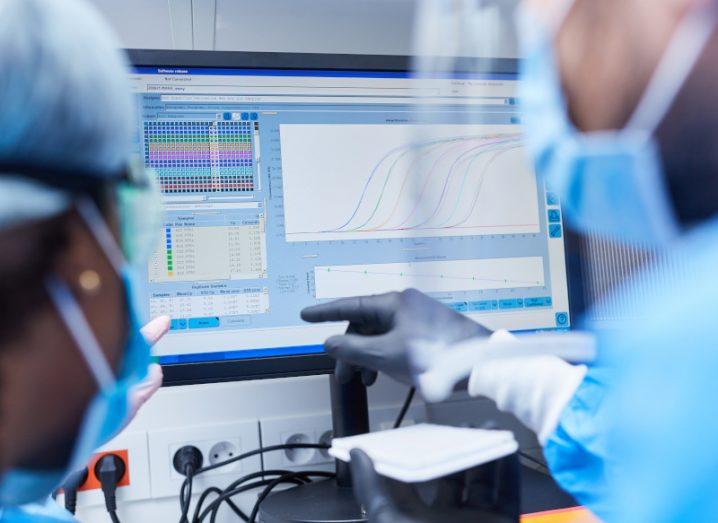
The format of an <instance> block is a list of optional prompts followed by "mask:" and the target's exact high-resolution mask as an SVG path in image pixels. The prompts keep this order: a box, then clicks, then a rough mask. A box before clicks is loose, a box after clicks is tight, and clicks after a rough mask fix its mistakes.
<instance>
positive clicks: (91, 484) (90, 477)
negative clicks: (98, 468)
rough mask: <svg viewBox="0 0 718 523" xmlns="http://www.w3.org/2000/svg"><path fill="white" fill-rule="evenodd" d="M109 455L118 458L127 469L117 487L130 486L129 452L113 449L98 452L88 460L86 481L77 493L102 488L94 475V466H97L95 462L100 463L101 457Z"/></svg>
mask: <svg viewBox="0 0 718 523" xmlns="http://www.w3.org/2000/svg"><path fill="white" fill-rule="evenodd" d="M109 454H115V455H116V456H119V457H120V459H121V460H122V461H123V462H124V463H125V467H126V468H127V470H126V471H125V474H124V475H123V476H122V479H120V482H119V483H118V484H117V487H118V488H119V487H127V486H129V485H130V466H129V463H130V458H129V452H127V449H115V450H112V451H110V452H98V453H97V454H95V455H94V456H92V459H90V462H89V463H88V465H87V479H86V480H85V482H84V483H83V484H82V485H80V488H79V489H78V491H79V492H85V491H87V490H95V489H99V488H102V485H101V484H100V479H99V478H98V477H97V475H96V474H95V465H97V462H98V461H100V459H101V458H102V457H103V456H107V455H109Z"/></svg>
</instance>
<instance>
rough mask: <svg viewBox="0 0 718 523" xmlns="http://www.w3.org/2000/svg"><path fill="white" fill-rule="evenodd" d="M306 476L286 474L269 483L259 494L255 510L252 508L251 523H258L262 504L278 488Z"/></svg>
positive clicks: (292, 473) (299, 473) (295, 473)
mask: <svg viewBox="0 0 718 523" xmlns="http://www.w3.org/2000/svg"><path fill="white" fill-rule="evenodd" d="M302 474H304V473H303V472H291V473H289V474H284V475H283V476H279V477H278V478H277V479H274V480H272V481H270V482H269V484H268V485H267V486H266V487H264V490H263V491H262V492H261V493H260V494H259V497H258V498H257V502H256V503H255V504H254V508H252V514H251V515H250V516H249V523H256V521H257V514H259V507H260V505H261V504H262V502H263V501H264V500H265V499H266V497H267V496H269V494H270V493H271V492H272V491H273V490H274V489H275V488H277V486H279V485H281V484H282V483H287V482H289V481H291V480H293V479H295V478H296V477H297V476H301V475H302Z"/></svg>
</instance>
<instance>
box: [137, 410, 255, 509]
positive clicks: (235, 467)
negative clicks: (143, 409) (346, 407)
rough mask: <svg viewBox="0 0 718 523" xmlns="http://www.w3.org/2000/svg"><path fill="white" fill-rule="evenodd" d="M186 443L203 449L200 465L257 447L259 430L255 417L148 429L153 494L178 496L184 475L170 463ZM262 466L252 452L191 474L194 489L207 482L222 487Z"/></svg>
mask: <svg viewBox="0 0 718 523" xmlns="http://www.w3.org/2000/svg"><path fill="white" fill-rule="evenodd" d="M185 445H194V446H195V447H197V448H198V449H199V450H200V452H201V453H202V458H203V465H205V466H206V465H210V464H214V463H218V462H221V461H224V460H225V459H229V458H231V457H235V456H237V455H239V454H241V453H243V452H248V451H251V450H254V449H258V448H259V446H260V444H259V431H258V428H257V422H256V421H244V422H238V423H226V424H215V425H198V426H194V427H177V428H174V429H163V430H157V431H151V432H149V433H148V446H149V453H150V466H151V468H152V496H153V497H155V498H159V497H170V496H177V495H178V493H179V489H180V486H181V485H182V482H183V481H184V479H185V477H184V476H183V475H181V474H180V473H179V472H177V471H176V470H175V469H174V467H173V465H172V458H173V457H174V454H175V452H177V450H179V449H180V448H181V447H183V446H185ZM258 470H261V460H260V457H259V456H258V455H257V456H253V457H251V458H247V459H245V460H242V461H238V462H235V463H232V464H230V465H227V466H224V467H220V468H218V469H215V470H210V471H208V472H204V473H202V474H200V475H198V476H196V477H195V478H194V484H195V486H196V491H197V492H199V491H200V490H204V489H205V488H207V487H210V486H217V487H220V488H221V487H225V486H227V485H229V484H230V483H231V482H232V481H234V480H235V479H237V478H238V477H239V476H240V475H242V474H248V473H250V472H256V471H258Z"/></svg>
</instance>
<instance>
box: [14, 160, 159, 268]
mask: <svg viewBox="0 0 718 523" xmlns="http://www.w3.org/2000/svg"><path fill="white" fill-rule="evenodd" d="M0 172H1V173H6V175H7V176H9V177H13V178H16V179H18V180H27V181H28V182H31V183H32V182H34V183H35V185H33V186H32V187H33V188H32V190H30V191H29V192H28V194H29V196H28V197H32V194H33V191H34V192H35V193H37V191H42V190H47V191H48V192H51V193H55V194H57V193H60V194H63V195H64V199H65V209H69V208H70V207H72V206H76V207H77V208H78V211H79V212H82V213H84V214H86V215H85V216H84V217H85V219H86V221H87V223H88V224H89V225H90V226H95V224H96V225H97V227H102V228H105V229H107V224H105V218H104V217H103V216H102V215H101V214H100V213H99V212H98V210H97V208H96V206H95V205H94V204H83V203H82V202H86V203H87V202H88V201H90V198H89V197H88V196H89V195H93V196H99V197H101V198H103V199H107V201H109V202H111V205H113V206H115V208H116V210H117V218H118V229H119V238H118V241H117V242H110V241H109V239H110V238H111V235H108V234H102V235H101V237H103V238H108V241H107V242H105V243H108V245H103V247H104V248H105V250H106V252H108V253H112V256H111V257H112V258H113V259H112V260H111V261H112V263H113V265H114V266H115V268H116V269H117V270H118V272H119V271H120V270H121V268H122V267H123V266H124V265H125V264H126V263H127V264H130V265H132V266H141V265H143V264H145V263H146V262H147V261H148V259H149V257H150V255H151V254H152V252H153V250H154V248H155V247H156V241H157V239H158V237H159V232H160V227H161V224H162V201H161V192H160V190H159V185H158V183H157V174H156V172H155V171H154V170H152V169H147V168H146V167H145V166H144V164H143V162H142V161H141V160H140V159H139V158H131V159H130V160H129V161H128V162H127V164H126V165H125V166H124V167H123V168H122V169H121V170H118V171H117V172H116V173H111V174H100V173H96V172H94V171H91V170H85V169H82V168H71V167H57V166H54V165H33V164H31V163H29V162H28V163H25V162H22V163H21V162H13V163H7V162H6V163H2V162H0ZM52 210H53V211H54V212H53V213H56V212H57V209H56V208H53V209H52ZM89 214H91V216H89ZM50 215H51V214H50ZM50 215H48V216H50ZM40 217H42V216H41V215H40ZM100 222H101V223H100ZM103 232H107V231H103ZM109 243H114V245H109ZM118 246H119V247H120V249H118Z"/></svg>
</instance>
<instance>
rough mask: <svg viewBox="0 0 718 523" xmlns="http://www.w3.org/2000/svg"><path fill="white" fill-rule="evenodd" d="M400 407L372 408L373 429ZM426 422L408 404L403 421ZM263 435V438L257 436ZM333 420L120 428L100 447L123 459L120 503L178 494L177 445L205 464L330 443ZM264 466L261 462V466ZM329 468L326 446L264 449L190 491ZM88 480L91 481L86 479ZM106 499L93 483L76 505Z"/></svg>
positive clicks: (418, 408) (389, 421) (390, 420)
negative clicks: (260, 474)
mask: <svg viewBox="0 0 718 523" xmlns="http://www.w3.org/2000/svg"><path fill="white" fill-rule="evenodd" d="M400 408H401V406H400V405H396V406H390V407H377V408H373V409H370V412H369V422H370V426H371V428H372V430H374V431H377V430H386V429H390V428H392V427H393V424H394V421H395V419H396V416H397V415H398V413H399V410H400ZM423 421H425V409H424V406H423V405H422V404H416V405H414V406H412V407H411V408H410V409H409V411H408V412H407V415H406V417H405V419H404V425H405V426H406V425H411V424H414V423H421V422H423ZM260 436H261V438H260ZM331 439H332V421H331V415H330V414H329V413H328V412H325V413H320V414H312V415H301V416H290V417H280V418H266V419H261V420H259V421H255V420H249V421H240V422H235V423H221V424H208V425H198V426H194V427H176V428H168V429H161V430H151V431H149V432H134V433H122V434H120V435H119V436H118V437H117V438H115V439H114V440H112V441H111V442H110V443H108V444H107V445H105V446H104V447H102V448H101V449H100V452H99V453H98V454H101V453H106V452H115V453H119V454H121V455H122V456H125V455H126V459H127V463H126V464H127V482H126V483H127V484H124V483H125V481H123V485H121V486H120V487H118V489H117V501H118V504H120V505H121V504H122V503H123V502H128V501H139V500H142V499H151V498H164V497H176V496H178V494H179V489H180V486H181V485H182V482H183V481H184V476H183V475H181V474H180V473H178V472H177V471H176V470H175V469H174V466H173V463H172V460H173V457H174V455H175V453H176V452H177V450H179V449H180V448H181V447H183V446H186V445H192V446H195V447H197V448H198V449H199V451H200V452H201V453H202V458H203V465H208V464H213V463H217V462H221V461H224V460H227V459H230V458H232V457H235V456H237V455H239V454H241V453H244V452H248V451H251V450H255V449H258V448H260V446H264V447H269V446H272V445H281V444H286V443H326V444H327V445H330V444H331ZM262 465H263V467H262ZM308 468H311V469H314V470H323V471H332V470H333V468H334V459H333V458H332V457H331V456H330V455H329V453H328V452H327V451H325V450H320V449H294V450H280V451H274V452H267V453H265V454H264V456H263V457H260V456H259V455H257V456H252V457H250V458H247V459H244V460H242V461H239V462H236V463H233V464H230V465H227V466H224V467H221V468H218V469H216V470H211V471H208V472H205V473H203V474H201V475H199V476H197V477H196V478H195V479H194V486H195V488H194V491H195V492H201V491H203V490H204V489H206V488H207V487H210V486H216V487H219V488H223V487H225V486H227V485H229V484H230V483H231V482H232V481H234V480H236V479H237V478H238V477H240V476H242V475H244V474H249V473H251V472H256V471H259V470H262V469H264V470H275V469H286V470H302V469H308ZM88 481H89V480H88ZM102 504H104V498H103V495H102V492H101V491H100V490H99V489H97V488H93V489H90V490H87V489H81V490H80V492H79V494H78V506H80V507H81V506H93V505H102Z"/></svg>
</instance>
